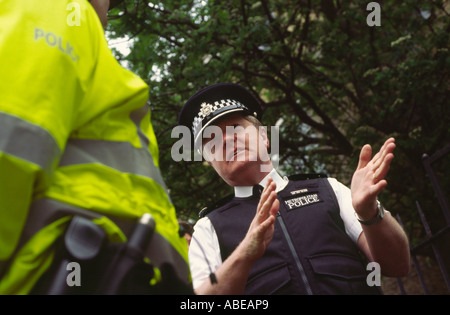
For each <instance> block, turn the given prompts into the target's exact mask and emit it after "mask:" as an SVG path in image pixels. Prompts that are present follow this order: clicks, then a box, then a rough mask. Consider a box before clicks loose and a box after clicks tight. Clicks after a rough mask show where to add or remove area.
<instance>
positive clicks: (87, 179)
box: [0, 0, 189, 294]
mask: <svg viewBox="0 0 450 315" xmlns="http://www.w3.org/2000/svg"><path fill="white" fill-rule="evenodd" d="M118 2H120V1H111V4H113V5H115V4H117V3H118ZM109 3H110V1H109V0H92V1H90V3H89V2H88V1H86V0H63V1H53V0H42V1H34V0H24V1H8V0H1V1H0V12H1V13H0V29H2V31H1V35H0V68H1V69H2V70H1V72H2V75H1V78H0V95H1V99H0V126H1V128H0V174H1V175H0V293H1V294H27V293H29V292H31V290H32V289H33V287H34V286H35V284H36V283H37V281H38V280H39V279H40V278H41V276H42V275H43V274H44V273H47V272H49V271H50V270H49V266H50V265H51V264H52V260H53V257H54V255H55V244H56V242H57V240H58V239H60V238H61V236H62V235H63V233H64V231H65V230H66V229H67V227H68V225H69V223H70V221H71V218H72V217H74V216H78V215H81V216H83V217H86V218H89V220H92V221H93V222H94V221H95V224H97V225H99V226H101V227H102V229H103V230H105V231H106V232H107V238H108V239H109V240H110V241H112V242H116V243H120V242H124V241H125V240H126V239H127V237H128V236H129V235H128V234H127V231H125V228H124V227H125V226H127V224H128V223H129V222H136V221H137V220H138V218H140V217H141V216H143V215H144V214H146V213H150V214H151V215H152V217H153V219H154V221H155V222H156V230H155V232H154V235H153V236H152V237H153V240H154V241H155V242H153V243H152V244H154V243H155V244H158V245H160V246H163V247H164V250H163V252H161V253H159V254H160V255H158V257H160V258H161V257H168V259H169V260H168V261H165V262H164V263H165V264H166V263H167V264H170V265H171V266H172V268H173V269H174V270H175V271H176V276H178V278H180V279H181V280H182V281H184V282H186V283H188V282H189V268H188V263H187V259H188V257H187V243H186V240H185V239H184V238H181V237H179V235H178V224H177V220H176V216H175V210H174V207H173V205H172V203H171V200H170V198H169V196H168V194H167V189H166V186H165V184H164V182H163V179H162V176H161V174H160V170H159V162H158V148H157V142H156V138H155V134H154V132H153V129H152V125H151V123H150V112H149V109H148V106H147V104H146V102H147V99H148V86H147V85H146V84H145V82H144V81H143V80H142V79H140V78H139V77H137V76H136V75H135V74H133V73H131V72H130V71H128V70H126V69H124V68H123V67H121V66H120V65H119V63H118V62H117V60H116V59H115V58H114V56H113V55H112V53H111V51H110V49H109V48H108V46H107V42H106V40H105V35H104V30H103V27H102V24H103V25H105V24H106V14H107V11H108V7H109ZM94 8H95V9H96V10H97V13H98V14H97V13H96V11H95V10H94ZM99 17H100V19H99ZM104 267H105V268H104V269H106V267H107V266H104ZM85 275H86V274H85ZM83 279H84V280H86V277H84V278H82V283H81V287H83V285H84V282H83ZM147 283H148V282H147Z"/></svg>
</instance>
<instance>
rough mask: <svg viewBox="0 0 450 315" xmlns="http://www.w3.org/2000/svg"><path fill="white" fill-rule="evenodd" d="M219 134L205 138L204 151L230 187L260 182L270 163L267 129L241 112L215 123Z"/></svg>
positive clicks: (207, 158) (206, 157) (210, 162)
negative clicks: (255, 123) (253, 122)
mask: <svg viewBox="0 0 450 315" xmlns="http://www.w3.org/2000/svg"><path fill="white" fill-rule="evenodd" d="M215 126H216V127H215V128H217V129H218V130H217V131H221V132H218V135H216V134H212V137H209V138H207V137H203V154H204V156H205V159H206V160H208V161H209V164H210V165H212V166H213V167H214V169H215V170H216V172H217V173H218V174H219V175H220V177H222V178H223V179H224V180H225V181H226V182H227V183H228V184H229V185H231V186H244V185H254V184H257V183H258V182H259V181H260V180H261V179H262V178H263V177H264V176H265V173H263V172H261V169H260V166H261V165H262V164H270V163H271V162H270V159H269V158H268V157H269V155H268V153H267V149H268V147H269V141H268V138H267V134H266V130H265V128H256V127H255V126H254V125H253V124H252V123H251V122H250V121H248V120H247V119H245V118H244V117H243V116H242V115H241V114H238V113H235V114H230V115H227V116H225V117H224V118H222V119H220V120H219V121H218V122H216V124H215Z"/></svg>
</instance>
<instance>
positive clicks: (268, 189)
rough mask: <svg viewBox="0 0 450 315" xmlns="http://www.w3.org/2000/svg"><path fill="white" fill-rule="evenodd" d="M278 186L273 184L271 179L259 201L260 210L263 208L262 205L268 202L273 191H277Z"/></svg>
mask: <svg viewBox="0 0 450 315" xmlns="http://www.w3.org/2000/svg"><path fill="white" fill-rule="evenodd" d="M275 188H276V185H275V183H274V182H273V180H272V178H269V180H268V181H267V185H266V187H264V189H263V191H262V193H261V197H260V199H259V203H258V208H259V207H260V206H262V204H263V203H264V202H265V201H266V200H267V197H268V196H269V195H270V193H271V192H272V191H275Z"/></svg>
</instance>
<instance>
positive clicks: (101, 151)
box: [59, 105, 170, 201]
mask: <svg viewBox="0 0 450 315" xmlns="http://www.w3.org/2000/svg"><path fill="white" fill-rule="evenodd" d="M148 110H149V109H148V106H147V105H145V106H143V107H141V108H138V109H136V110H134V111H133V112H132V113H131V114H130V119H131V120H132V121H133V123H134V124H135V125H136V132H137V135H138V137H139V141H140V143H141V146H142V148H136V147H134V146H133V145H132V144H131V143H129V142H119V141H107V140H95V139H69V140H68V142H67V144H66V148H65V150H64V153H63V156H62V158H61V161H60V164H59V165H60V166H68V165H76V164H89V163H95V164H103V165H105V166H108V167H111V168H114V169H116V170H118V171H120V172H124V173H130V174H135V175H140V176H144V177H147V178H151V179H153V180H154V181H155V182H156V183H158V184H159V185H160V186H161V187H162V188H163V189H164V191H165V192H166V195H167V197H168V198H169V201H170V196H169V194H168V191H167V187H166V184H165V182H164V179H163V178H162V176H161V172H160V170H159V168H157V167H156V165H155V164H154V162H153V157H152V155H151V153H150V151H149V149H148V145H149V143H150V141H149V139H148V138H147V136H146V135H145V134H144V132H143V131H142V130H141V128H140V122H141V120H142V119H143V118H144V117H147V116H146V114H147V112H148Z"/></svg>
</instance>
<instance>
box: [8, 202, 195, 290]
mask: <svg viewBox="0 0 450 315" xmlns="http://www.w3.org/2000/svg"><path fill="white" fill-rule="evenodd" d="M76 215H77V216H81V217H84V218H87V219H90V220H93V219H98V218H101V217H103V216H105V215H103V214H101V213H97V212H93V211H89V210H86V209H83V208H79V207H76V206H73V205H70V204H66V203H63V202H60V201H57V200H53V199H47V198H43V199H39V200H37V201H35V202H34V203H33V204H32V206H31V207H30V211H29V214H28V218H27V222H26V224H25V227H24V229H23V232H22V236H21V238H20V241H19V244H18V246H17V249H16V253H17V251H18V250H19V249H20V248H21V247H22V246H23V245H24V244H26V243H27V242H28V241H29V240H30V239H31V237H32V236H33V235H34V234H36V233H37V232H38V231H39V230H40V229H42V228H43V227H45V226H47V225H48V224H50V223H52V222H54V221H56V220H58V219H60V218H63V217H65V216H76ZM107 217H108V218H109V219H111V220H112V221H113V222H114V223H115V224H116V225H117V226H118V227H119V228H120V229H121V230H122V232H123V233H124V234H125V235H126V236H127V237H129V236H130V233H131V232H132V229H133V228H134V226H135V224H136V222H137V221H138V218H117V217H114V216H109V215H108V216H107ZM145 257H147V258H148V259H150V261H151V263H152V264H153V265H154V266H155V267H158V268H159V267H160V266H162V265H164V264H170V265H171V266H173V268H174V271H175V272H176V275H177V276H178V278H179V279H181V280H183V281H185V282H186V283H188V282H189V280H188V275H189V269H188V264H187V263H186V261H185V260H184V259H183V257H182V256H181V255H180V254H179V253H178V252H177V251H176V250H175V249H174V248H173V246H172V245H171V244H170V242H169V241H167V240H166V239H165V238H164V237H163V236H162V235H160V234H159V233H157V232H156V231H155V232H154V234H153V236H152V240H151V243H150V244H149V246H148V248H147V251H146V253H145ZM11 259H14V255H13V256H12V258H11ZM11 259H10V260H11ZM7 264H8V261H7V262H0V278H1V276H2V275H3V272H5V270H4V269H6V268H7Z"/></svg>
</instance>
